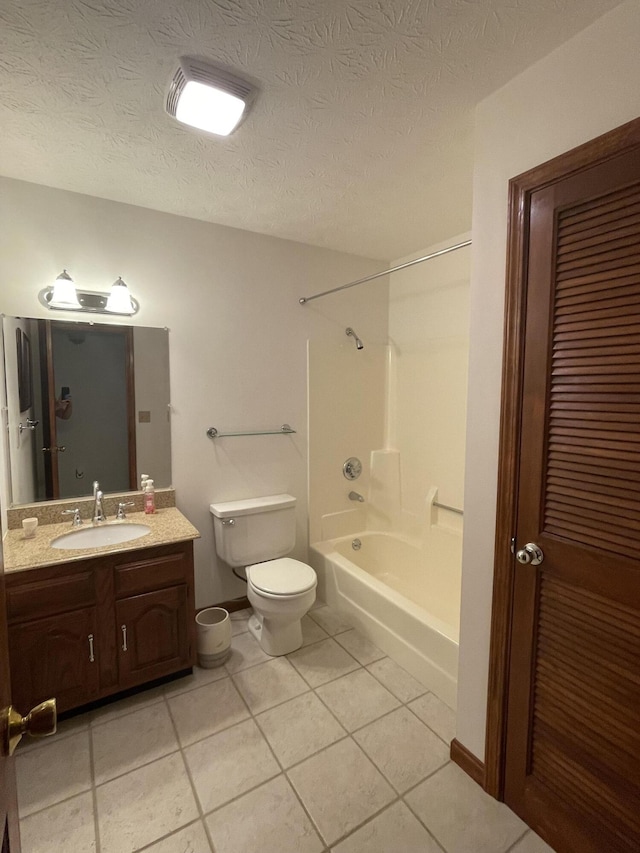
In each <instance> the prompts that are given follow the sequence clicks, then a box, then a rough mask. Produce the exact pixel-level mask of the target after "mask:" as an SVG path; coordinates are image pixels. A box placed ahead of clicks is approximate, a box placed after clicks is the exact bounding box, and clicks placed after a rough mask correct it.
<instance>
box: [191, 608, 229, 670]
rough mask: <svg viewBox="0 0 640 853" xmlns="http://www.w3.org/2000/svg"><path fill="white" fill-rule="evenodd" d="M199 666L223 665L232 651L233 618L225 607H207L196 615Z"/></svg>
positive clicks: (205, 667)
mask: <svg viewBox="0 0 640 853" xmlns="http://www.w3.org/2000/svg"><path fill="white" fill-rule="evenodd" d="M196 626H197V629H198V666H201V667H203V668H204V669H213V667H215V666H221V665H222V664H223V663H224V662H225V661H226V659H227V658H228V657H229V654H230V653H231V619H230V618H229V613H228V611H227V610H225V609H224V607H207V608H206V609H205V610H201V611H200V613H198V615H197V616H196Z"/></svg>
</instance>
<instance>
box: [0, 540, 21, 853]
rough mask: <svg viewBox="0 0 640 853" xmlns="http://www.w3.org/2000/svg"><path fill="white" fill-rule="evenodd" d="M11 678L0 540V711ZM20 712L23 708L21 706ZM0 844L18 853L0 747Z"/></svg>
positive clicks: (0, 728) (12, 790)
mask: <svg viewBox="0 0 640 853" xmlns="http://www.w3.org/2000/svg"><path fill="white" fill-rule="evenodd" d="M11 701H12V697H11V680H10V677H9V643H8V639H7V617H6V607H5V591H4V563H3V560H2V543H1V542H0V710H3V709H6V708H8V707H9V706H10V705H11ZM21 710H22V711H23V712H24V711H25V710H26V709H21ZM5 726H6V719H5V716H4V714H2V715H0V741H3V740H4V735H5V730H4V727H5ZM0 844H1V845H2V847H1V849H2V853H20V831H19V827H18V797H17V791H16V774H15V766H14V760H13V758H9V757H8V756H7V755H5V754H4V750H2V749H0Z"/></svg>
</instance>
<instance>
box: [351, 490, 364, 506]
mask: <svg viewBox="0 0 640 853" xmlns="http://www.w3.org/2000/svg"><path fill="white" fill-rule="evenodd" d="M349 500H350V501H360V503H362V504H363V503H364V498H363V497H362V495H359V494H358V493H357V492H349Z"/></svg>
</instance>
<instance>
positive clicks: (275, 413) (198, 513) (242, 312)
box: [0, 179, 387, 606]
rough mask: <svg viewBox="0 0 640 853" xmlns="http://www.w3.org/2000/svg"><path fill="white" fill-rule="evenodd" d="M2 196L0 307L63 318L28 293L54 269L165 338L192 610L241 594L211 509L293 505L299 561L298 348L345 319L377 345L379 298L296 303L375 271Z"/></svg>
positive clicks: (360, 293) (302, 363) (27, 197)
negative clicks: (219, 554)
mask: <svg viewBox="0 0 640 853" xmlns="http://www.w3.org/2000/svg"><path fill="white" fill-rule="evenodd" d="M211 191H212V192H214V191H215V187H212V188H211ZM0 194H1V198H2V204H1V205H0V282H1V288H2V289H1V297H0V298H1V304H0V311H2V312H4V313H6V314H9V315H16V316H20V315H27V316H29V315H30V316H40V317H42V316H45V313H47V316H56V315H58V316H59V317H60V318H63V317H64V316H65V315H64V312H46V309H44V308H43V307H42V306H41V305H40V304H39V303H38V301H37V294H38V291H39V290H40V289H41V288H42V287H44V286H46V285H48V284H50V283H51V282H52V280H53V278H55V276H56V275H57V274H58V273H59V272H60V271H61V270H62V268H63V267H66V268H67V269H68V270H69V272H70V273H71V275H72V276H73V277H74V279H75V281H76V283H77V284H78V286H84V287H85V288H86V289H88V290H105V289H108V287H109V286H110V285H111V283H112V282H113V281H115V279H116V277H117V276H118V275H121V276H122V277H123V279H124V280H125V281H126V282H127V283H128V284H129V286H130V288H131V291H132V293H133V295H134V296H135V297H136V298H137V299H138V300H139V301H140V304H141V310H140V313H139V314H138V315H137V316H136V317H135V318H134V321H135V324H139V325H143V326H168V327H169V329H170V332H169V341H170V354H171V355H170V360H171V401H172V424H171V431H172V469H173V481H174V485H175V487H176V492H177V499H178V505H179V507H180V508H181V509H182V510H183V512H184V513H185V514H186V515H187V516H188V517H189V519H190V520H191V521H192V523H193V524H195V526H196V527H197V528H198V529H199V530H200V532H201V534H202V539H201V540H199V541H198V542H197V543H196V591H197V603H198V605H199V606H204V605H206V604H209V603H213V602H214V601H220V600H223V599H226V598H230V597H233V596H236V595H241V594H244V592H245V589H246V587H244V586H243V585H242V584H241V582H240V581H237V580H236V579H235V578H233V577H232V576H231V574H230V571H229V569H227V568H226V567H221V568H220V570H218V566H217V560H216V556H215V547H214V540H213V527H212V524H211V517H210V514H209V504H210V503H211V502H212V501H223V500H230V499H233V498H246V497H250V496H252V495H265V494H270V493H274V492H282V491H287V492H290V493H291V494H293V495H295V496H296V498H297V499H298V536H297V545H296V551H295V556H298V557H300V558H303V559H304V557H305V556H306V541H307V438H306V435H307V405H306V404H307V398H306V376H307V359H306V346H307V339H308V338H310V337H312V338H327V339H331V338H334V339H335V340H336V341H340V342H342V337H343V336H344V328H345V326H347V325H348V324H349V323H350V322H352V323H354V325H355V326H356V328H357V329H358V332H359V334H360V335H361V336H362V337H363V339H366V340H368V341H370V342H372V343H375V342H378V343H383V342H385V341H386V335H387V291H386V288H384V287H377V288H376V287H373V288H371V287H369V288H353V289H351V290H348V291H346V292H344V293H342V294H340V295H337V296H330V297H327V298H326V299H322V300H318V301H317V302H312V303H309V304H308V305H304V306H301V305H299V304H298V299H299V297H300V296H304V295H310V294H312V293H314V292H316V291H320V290H326V289H327V288H329V287H332V286H334V285H338V284H342V283H346V282H347V281H350V280H351V279H354V278H358V277H360V276H364V275H367V274H370V273H372V272H375V271H377V270H378V269H380V267H381V264H380V262H379V261H371V260H367V259H363V258H358V257H355V256H351V255H345V254H341V253H338V252H331V251H328V250H325V249H319V248H315V247H311V246H306V245H302V244H300V243H294V242H291V241H286V240H279V239H275V238H273V237H266V236H263V235H258V234H252V233H249V232H245V231H240V230H236V229H232V228H226V227H222V226H216V225H211V224H209V223H204V222H200V221H197V220H192V219H187V218H183V217H176V216H171V215H168V214H163V213H157V212H154V211H151V210H146V209H143V208H138V207H133V206H130V205H124V204H119V203H116V202H110V201H105V200H102V199H97V198H93V197H91V196H84V195H79V194H75V193H68V192H63V191H59V190H53V189H50V188H47V187H42V186H39V185H35V184H28V183H24V182H20V181H14V180H8V179H2V180H1V181H0ZM67 316H68V315H67ZM354 318H357V324H356V322H355V320H354ZM127 322H129V321H128V319H127ZM284 422H287V423H289V424H291V425H292V426H293V427H294V428H295V429H296V430H297V434H296V435H295V436H292V437H282V436H277V435H276V436H263V437H252V438H226V439H225V438H221V439H217V440H215V441H212V440H211V439H209V438H207V436H206V429H207V427H209V426H215V427H217V428H218V429H220V430H227V429H252V428H260V427H263V428H264V427H278V426H280V425H281V424H282V423H284ZM146 473H151V474H152V473H153V472H146ZM5 500H6V496H5Z"/></svg>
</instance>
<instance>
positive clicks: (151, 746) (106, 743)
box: [91, 702, 178, 785]
mask: <svg viewBox="0 0 640 853" xmlns="http://www.w3.org/2000/svg"><path fill="white" fill-rule="evenodd" d="M91 736H92V740H93V767H94V773H95V784H96V785H101V784H102V783H103V782H108V781H109V779H113V778H115V777H116V776H121V775H123V774H124V773H128V772H129V771H130V770H135V769H136V767H140V766H141V765H143V764H149V763H150V762H151V761H155V760H156V759H157V758H162V756H163V755H168V753H170V752H175V751H176V750H177V749H178V740H177V738H176V734H175V731H174V728H173V723H172V722H171V717H170V716H169V711H168V709H167V706H166V703H165V702H158V703H156V704H155V705H151V706H149V707H148V708H142V709H141V710H140V711H134V713H133V714H127V715H126V716H125V717H120V718H119V719H117V720H111V721H110V722H108V723H104V724H103V725H101V726H96V727H95V728H93V729H92V732H91Z"/></svg>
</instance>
